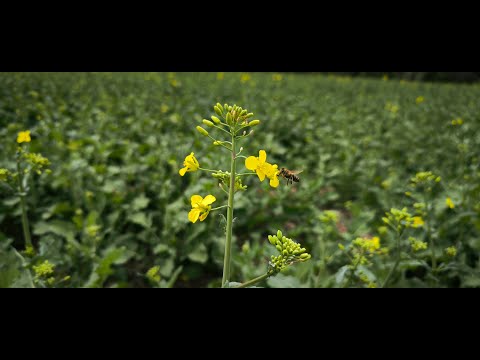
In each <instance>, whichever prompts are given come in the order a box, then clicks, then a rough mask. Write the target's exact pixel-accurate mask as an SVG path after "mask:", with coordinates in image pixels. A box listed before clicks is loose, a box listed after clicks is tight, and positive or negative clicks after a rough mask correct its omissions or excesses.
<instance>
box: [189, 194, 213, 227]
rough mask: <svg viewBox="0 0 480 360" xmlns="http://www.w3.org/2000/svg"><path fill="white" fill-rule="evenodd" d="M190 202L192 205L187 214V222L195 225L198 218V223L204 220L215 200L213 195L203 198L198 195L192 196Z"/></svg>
mask: <svg viewBox="0 0 480 360" xmlns="http://www.w3.org/2000/svg"><path fill="white" fill-rule="evenodd" d="M190 200H191V203H192V210H190V212H189V213H188V220H190V221H191V222H192V223H196V222H197V220H198V218H200V221H203V220H205V218H206V217H207V216H208V214H209V213H210V210H211V209H212V206H211V205H210V204H212V203H213V202H215V201H216V200H217V199H216V198H215V196H213V195H207V196H205V198H203V197H201V196H200V195H193V196H192V198H191V199H190Z"/></svg>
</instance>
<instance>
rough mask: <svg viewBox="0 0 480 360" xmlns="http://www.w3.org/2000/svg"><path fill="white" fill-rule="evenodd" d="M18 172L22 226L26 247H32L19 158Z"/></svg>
mask: <svg viewBox="0 0 480 360" xmlns="http://www.w3.org/2000/svg"><path fill="white" fill-rule="evenodd" d="M17 172H18V190H19V192H20V195H19V196H20V207H21V208H22V227H23V236H24V237H25V248H28V247H31V248H33V245H32V237H31V235H30V225H29V223H28V217H27V204H26V201H25V189H24V187H23V172H22V168H21V166H20V160H17Z"/></svg>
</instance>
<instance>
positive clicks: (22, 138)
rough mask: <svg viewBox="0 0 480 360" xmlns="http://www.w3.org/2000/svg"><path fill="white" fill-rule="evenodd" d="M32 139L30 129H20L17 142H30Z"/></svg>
mask: <svg viewBox="0 0 480 360" xmlns="http://www.w3.org/2000/svg"><path fill="white" fill-rule="evenodd" d="M31 140H32V139H31V138H30V130H27V131H20V132H19V133H18V137H17V143H19V144H21V143H24V142H30V141H31Z"/></svg>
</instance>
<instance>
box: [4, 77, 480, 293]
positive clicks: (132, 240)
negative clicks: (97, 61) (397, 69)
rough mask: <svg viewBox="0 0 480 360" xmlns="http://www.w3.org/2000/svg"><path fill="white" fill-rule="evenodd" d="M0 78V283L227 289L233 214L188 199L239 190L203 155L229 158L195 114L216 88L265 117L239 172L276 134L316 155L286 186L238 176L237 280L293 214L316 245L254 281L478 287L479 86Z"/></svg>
mask: <svg viewBox="0 0 480 360" xmlns="http://www.w3.org/2000/svg"><path fill="white" fill-rule="evenodd" d="M0 84H1V85H0V139H1V144H2V145H1V152H0V195H1V196H0V287H219V286H220V285H221V280H222V267H223V261H224V258H223V256H224V248H225V231H226V230H225V229H226V227H227V224H226V218H225V216H224V215H225V214H226V211H225V214H223V213H222V211H214V212H211V213H210V214H208V213H206V211H205V210H202V209H209V208H208V206H209V205H210V204H211V203H210V201H212V200H213V199H212V198H207V197H205V199H204V198H202V199H199V198H198V199H197V200H198V201H197V202H196V204H197V205H196V206H197V207H198V206H200V205H201V206H200V207H198V211H197V210H195V211H197V212H198V213H196V212H195V211H193V212H192V210H193V209H195V206H194V205H192V204H193V202H194V201H193V200H192V199H191V196H192V194H211V195H212V196H213V197H214V198H215V200H216V201H217V203H218V204H224V203H226V202H225V201H226V194H225V192H224V191H222V188H221V187H219V182H221V179H219V178H218V177H212V176H208V175H205V174H202V175H201V174H200V171H195V170H197V168H196V167H198V164H196V163H195V162H194V159H195V161H199V162H200V165H201V167H202V168H206V169H230V167H229V166H230V165H229V163H227V159H226V158H225V156H223V157H222V156H219V152H218V151H217V150H218V149H217V148H218V147H219V144H218V143H217V144H214V142H213V141H205V140H206V139H207V140H208V138H206V137H205V136H204V134H202V133H201V132H199V131H197V129H196V127H197V126H203V127H204V128H205V125H204V124H207V125H208V124H210V123H212V121H211V120H212V118H211V115H215V112H213V110H212V109H213V106H214V105H215V104H218V103H219V104H224V103H228V104H232V105H233V104H237V105H238V106H241V107H243V108H248V109H249V111H252V112H253V113H255V117H254V119H259V120H260V122H259V123H258V124H257V123H255V125H257V126H255V127H252V128H253V133H252V134H251V135H250V136H249V140H248V143H247V144H246V145H243V146H245V149H244V150H243V152H242V155H245V157H248V156H255V157H258V158H255V159H256V160H249V161H250V165H248V164H247V165H248V167H247V170H245V167H244V165H243V163H241V164H240V165H238V166H239V167H240V168H241V170H242V171H248V170H249V169H252V170H255V169H256V168H257V167H258V166H260V165H261V164H260V165H258V164H259V163H258V162H259V161H260V160H261V158H262V155H261V153H260V155H259V150H262V149H263V150H266V152H267V154H268V155H267V156H268V161H269V162H271V163H272V164H278V169H280V168H282V167H285V168H287V169H290V170H303V172H302V173H301V174H300V175H299V177H300V181H299V182H294V183H293V184H289V185H287V181H286V180H285V179H283V178H282V177H281V176H279V177H278V178H279V180H280V184H279V185H278V186H276V187H272V186H270V184H269V181H265V182H262V183H259V181H258V179H257V178H255V177H245V178H244V179H242V180H243V186H246V190H245V191H241V192H239V193H238V194H237V196H236V197H235V213H234V219H233V220H232V222H233V236H232V242H233V249H232V268H231V274H232V275H231V277H232V280H234V281H239V282H241V281H244V280H248V279H251V278H255V277H258V276H261V275H262V274H263V273H265V271H266V269H267V266H268V264H269V259H270V258H271V257H272V256H273V255H275V252H274V251H275V247H272V246H271V245H270V243H269V239H270V242H271V243H272V244H275V241H272V238H271V237H270V238H269V235H270V234H276V233H277V230H278V229H282V231H283V232H284V234H286V235H288V238H292V239H295V241H298V242H299V243H301V245H302V246H304V247H305V248H306V251H308V253H309V254H310V255H311V258H309V261H305V262H304V263H299V264H296V265H295V266H292V267H288V268H286V269H285V270H284V271H282V272H280V273H279V274H278V275H277V276H275V277H270V278H268V279H265V281H263V282H262V283H259V284H258V286H262V287H372V288H373V287H378V288H381V287H479V286H480V276H479V275H480V268H479V251H480V236H479V235H480V168H479V165H480V152H479V149H480V135H479V134H480V118H479V116H480V115H479V114H480V102H479V101H478V99H479V98H480V86H479V85H453V84H441V83H435V84H432V83H417V82H407V81H403V80H402V81H399V80H392V79H388V77H384V78H383V79H362V78H350V77H347V76H338V75H334V74H331V75H307V74H288V73H283V74H277V73H0ZM204 119H207V120H208V122H207V123H205V122H202V121H203V120H204ZM251 120H253V118H252V119H251ZM213 121H215V120H213ZM192 152H193V153H194V157H193V155H191V154H192ZM189 155H191V156H192V157H191V158H189V159H190V160H189V161H187V160H188V156H189ZM197 159H198V160H197ZM250 159H253V158H250ZM259 159H260V160H259ZM181 169H184V170H181ZM192 169H193V170H194V171H191V170H192ZM272 169H273V168H271V167H269V168H268V169H267V170H268V171H267V170H266V171H265V174H266V175H264V176H267V177H268V178H270V179H271V180H272V181H276V180H275V179H276V176H277V175H276V174H275V173H273V172H272V171H273V170H272ZM275 169H277V168H275ZM182 173H183V175H184V176H181V175H182ZM275 185H276V183H275ZM202 201H204V202H205V201H206V202H205V204H203V203H202ZM191 202H192V204H191ZM207 202H208V204H207ZM217 203H215V206H217V205H216V204H217ZM202 204H203V205H202ZM192 206H193V208H192ZM202 206H203V207H202ZM223 210H225V209H223ZM189 213H190V216H189ZM207 215H208V216H207ZM194 219H195V220H197V219H199V221H195V223H194V222H193V220H194ZM292 244H293V243H292ZM292 246H297V245H296V244H293V245H292Z"/></svg>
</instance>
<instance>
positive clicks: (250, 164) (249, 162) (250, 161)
mask: <svg viewBox="0 0 480 360" xmlns="http://www.w3.org/2000/svg"><path fill="white" fill-rule="evenodd" d="M257 166H258V158H256V157H255V156H249V157H248V158H246V159H245V167H246V168H247V169H248V170H252V171H253V170H255V169H256V168H257Z"/></svg>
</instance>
